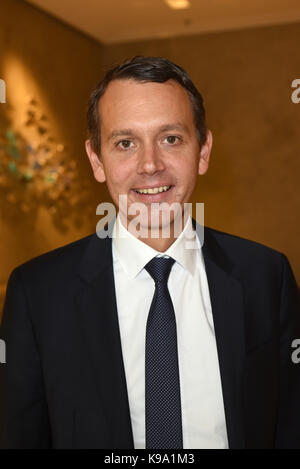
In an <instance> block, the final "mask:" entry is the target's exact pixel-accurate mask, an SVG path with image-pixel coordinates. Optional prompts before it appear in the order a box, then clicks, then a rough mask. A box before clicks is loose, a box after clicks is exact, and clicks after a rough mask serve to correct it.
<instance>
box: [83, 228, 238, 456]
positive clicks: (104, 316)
mask: <svg viewBox="0 0 300 469" xmlns="http://www.w3.org/2000/svg"><path fill="white" fill-rule="evenodd" d="M113 222H114V220H113ZM113 222H111V224H110V225H109V227H108V231H109V232H110V233H111V230H112V227H113ZM195 223H196V222H195V220H193V225H194V227H195V226H196V225H195ZM202 252H203V257H204V262H205V268H206V274H207V280H208V285H209V292H210V298H211V305H212V312H213V318H214V326H215V334H216V342H217V350H218V358H219V366H220V374H221V382H222V391H223V399H224V407H225V417H226V425H227V434H228V442H229V447H230V448H244V447H245V437H244V431H245V429H244V416H243V392H244V389H243V360H244V353H245V344H244V315H243V294H242V285H241V283H240V281H239V279H238V276H237V275H236V274H235V271H234V265H233V264H232V262H231V261H230V259H229V258H228V256H227V255H226V253H225V251H224V250H223V249H222V247H221V246H220V245H219V243H218V242H217V240H216V239H215V236H214V234H213V232H212V231H211V230H210V229H209V228H205V230H204V244H203V246H202ZM80 277H81V279H82V281H83V287H82V290H81V291H79V292H78V293H77V297H76V303H77V305H78V312H79V315H80V321H81V324H82V328H83V332H84V335H85V337H86V346H87V348H88V351H89V355H90V360H91V364H92V367H93V373H94V376H95V381H96V385H97V390H98V394H99V398H100V401H101V403H103V406H102V407H103V410H104V412H105V415H106V420H107V424H108V428H109V430H110V433H111V443H112V446H111V447H117V448H133V436H132V428H131V420H130V411H129V403H128V394H127V386H126V377H125V370H124V363H123V357H122V348H121V338H120V331H119V323H118V314H117V305H116V295H115V285H114V275H113V262H112V239H111V237H110V236H107V237H106V238H104V239H102V240H100V239H99V238H98V236H97V235H95V236H93V237H92V238H91V240H90V243H89V245H88V247H87V249H86V251H85V253H84V257H83V259H82V264H81V267H80Z"/></svg>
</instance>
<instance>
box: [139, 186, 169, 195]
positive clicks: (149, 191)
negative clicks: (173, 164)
mask: <svg viewBox="0 0 300 469" xmlns="http://www.w3.org/2000/svg"><path fill="white" fill-rule="evenodd" d="M172 187H173V186H172V185H171V186H160V187H152V188H145V189H132V190H133V191H134V192H136V193H137V194H160V193H161V192H167V191H169V190H170V189H171V188H172Z"/></svg>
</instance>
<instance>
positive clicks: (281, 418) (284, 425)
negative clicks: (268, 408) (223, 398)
mask: <svg viewBox="0 0 300 469" xmlns="http://www.w3.org/2000/svg"><path fill="white" fill-rule="evenodd" d="M295 339H298V340H299V339H300V298H299V291H298V287H297V284H296V280H295V277H294V275H293V272H292V269H291V266H290V264H289V261H288V259H287V258H286V256H284V255H283V267H282V284H281V302H280V399H279V410H278V420H277V432H276V448H290V449H300V362H299V360H293V359H292V358H293V357H292V355H293V352H295V348H293V346H292V344H293V342H294V341H295ZM298 347H299V345H298ZM294 355H295V354H294ZM298 356H300V353H299V354H298Z"/></svg>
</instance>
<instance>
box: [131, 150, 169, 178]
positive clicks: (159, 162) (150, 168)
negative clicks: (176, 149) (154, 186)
mask: <svg viewBox="0 0 300 469" xmlns="http://www.w3.org/2000/svg"><path fill="white" fill-rule="evenodd" d="M162 156H163V155H162V154H161V152H160V151H159V148H157V146H156V145H155V144H154V143H150V142H149V143H148V144H146V145H144V147H143V148H142V149H141V150H140V152H139V155H138V165H137V166H138V167H137V173H138V174H143V173H144V174H149V175H152V174H155V173H157V172H160V171H163V170H164V169H165V165H164V162H163V157H162Z"/></svg>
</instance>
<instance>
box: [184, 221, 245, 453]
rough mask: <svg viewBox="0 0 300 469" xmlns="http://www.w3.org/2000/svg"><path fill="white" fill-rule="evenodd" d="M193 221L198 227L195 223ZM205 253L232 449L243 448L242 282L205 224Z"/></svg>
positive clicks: (203, 248)
mask: <svg viewBox="0 0 300 469" xmlns="http://www.w3.org/2000/svg"><path fill="white" fill-rule="evenodd" d="M193 224H194V226H195V222H193ZM202 252H203V257H204V262H205V268H206V274H207V280H208V286H209V292H210V298H211V306H212V313H213V319H214V327H215V334H216V342H217V350H218V358H219V366H220V374H221V382H222V391H223V400H224V408H225V418H226V425H227V434H228V443H229V448H244V447H245V435H244V432H245V428H244V415H243V399H244V394H243V393H244V389H243V363H244V354H245V343H244V311H243V292H242V285H241V283H240V281H239V279H238V276H237V275H236V274H235V272H234V265H233V264H232V262H231V261H230V259H229V258H228V257H227V255H226V253H225V251H224V250H223V249H222V248H221V246H220V244H219V243H218V242H217V240H216V239H215V236H214V235H213V232H212V230H210V229H209V228H206V227H205V229H204V243H203V246H202Z"/></svg>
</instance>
